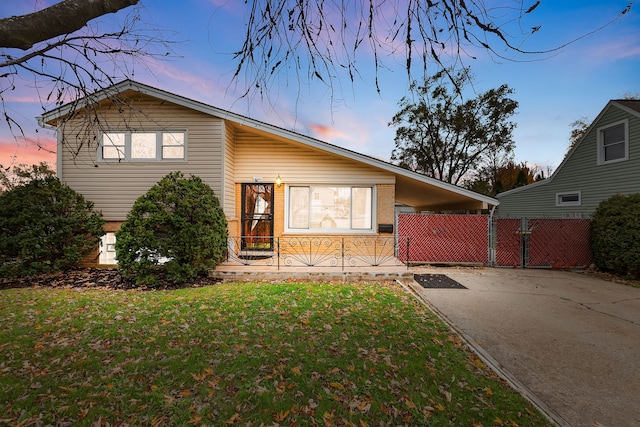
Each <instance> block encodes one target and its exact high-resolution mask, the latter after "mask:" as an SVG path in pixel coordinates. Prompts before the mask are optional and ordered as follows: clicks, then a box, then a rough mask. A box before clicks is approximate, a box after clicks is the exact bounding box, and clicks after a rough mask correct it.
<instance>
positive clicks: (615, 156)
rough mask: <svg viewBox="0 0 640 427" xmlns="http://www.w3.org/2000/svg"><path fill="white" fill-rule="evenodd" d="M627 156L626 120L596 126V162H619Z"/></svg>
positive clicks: (627, 134)
mask: <svg viewBox="0 0 640 427" xmlns="http://www.w3.org/2000/svg"><path fill="white" fill-rule="evenodd" d="M628 158H629V131H628V121H627V120H623V121H620V122H616V123H613V124H612V125H609V126H605V127H601V128H598V164H605V163H611V162H619V161H622V160H627V159H628Z"/></svg>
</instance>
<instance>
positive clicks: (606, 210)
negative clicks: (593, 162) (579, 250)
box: [591, 194, 640, 277]
mask: <svg viewBox="0 0 640 427" xmlns="http://www.w3.org/2000/svg"><path fill="white" fill-rule="evenodd" d="M591 244H592V249H593V256H594V260H595V264H596V267H598V268H599V269H600V270H603V271H608V272H612V273H615V274H620V275H623V276H631V277H640V194H633V195H629V196H623V195H620V194H617V195H615V196H612V197H610V198H609V199H607V200H604V201H602V202H601V203H600V204H599V205H598V208H597V209H596V211H595V212H594V214H593V220H592V222H591Z"/></svg>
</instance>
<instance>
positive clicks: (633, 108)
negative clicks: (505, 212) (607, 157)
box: [496, 99, 640, 199]
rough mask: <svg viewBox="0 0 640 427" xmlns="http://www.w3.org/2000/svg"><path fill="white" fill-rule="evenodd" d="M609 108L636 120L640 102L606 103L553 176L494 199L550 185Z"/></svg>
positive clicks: (639, 111)
mask: <svg viewBox="0 0 640 427" xmlns="http://www.w3.org/2000/svg"><path fill="white" fill-rule="evenodd" d="M611 107H615V108H620V109H621V110H624V111H626V112H627V113H629V114H631V115H634V116H637V117H638V118H640V100H637V99H612V100H610V101H609V102H608V103H607V105H605V107H604V108H603V109H602V111H601V112H600V114H598V117H596V118H595V119H594V120H593V122H591V124H590V125H589V127H588V128H587V129H586V131H585V132H584V134H582V137H581V138H580V139H579V140H578V142H577V143H576V144H575V145H574V146H573V148H572V149H571V150H570V151H569V152H568V153H567V155H566V156H564V159H562V163H560V166H558V167H557V168H556V170H555V171H554V172H553V174H551V176H550V177H549V178H547V179H545V180H542V181H538V182H534V183H532V184H529V185H524V186H522V187H517V188H514V189H511V190H508V191H505V192H504V193H500V194H497V195H496V197H497V198H498V199H499V198H501V197H504V196H507V195H509V194H513V193H518V192H520V191H526V190H529V189H531V188H535V187H539V186H541V185H546V184H548V183H550V182H551V181H553V178H554V177H555V176H556V175H557V174H558V172H559V171H560V170H562V168H563V166H564V165H565V163H567V161H568V159H569V158H571V155H572V154H573V152H574V151H575V150H576V149H577V148H578V146H579V145H580V144H581V143H582V141H583V140H584V139H585V138H586V136H587V134H589V133H590V132H591V131H592V130H593V129H594V128H596V127H597V126H598V122H599V121H600V119H601V118H602V116H604V114H605V113H606V112H607V111H608V110H609V109H610V108H611Z"/></svg>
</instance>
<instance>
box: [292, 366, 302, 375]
mask: <svg viewBox="0 0 640 427" xmlns="http://www.w3.org/2000/svg"><path fill="white" fill-rule="evenodd" d="M291 372H292V373H293V374H294V375H300V373H301V370H300V366H294V367H293V368H291Z"/></svg>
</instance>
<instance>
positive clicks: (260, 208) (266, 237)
mask: <svg viewBox="0 0 640 427" xmlns="http://www.w3.org/2000/svg"><path fill="white" fill-rule="evenodd" d="M242 250H245V251H247V250H248V251H271V250H273V184H242Z"/></svg>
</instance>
